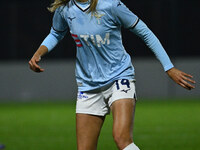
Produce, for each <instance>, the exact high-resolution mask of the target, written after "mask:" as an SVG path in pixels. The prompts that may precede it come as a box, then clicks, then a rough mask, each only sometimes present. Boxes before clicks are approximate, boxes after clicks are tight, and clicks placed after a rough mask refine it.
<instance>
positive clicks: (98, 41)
mask: <svg viewBox="0 0 200 150" xmlns="http://www.w3.org/2000/svg"><path fill="white" fill-rule="evenodd" d="M71 35H72V37H73V38H74V40H75V42H76V46H77V47H82V46H83V45H82V44H81V40H80V39H79V38H81V39H82V40H83V41H84V42H85V43H86V44H87V45H88V46H90V44H89V41H92V44H93V45H95V46H97V47H101V46H102V45H109V44H110V33H106V34H105V36H104V37H102V36H101V35H99V34H97V35H87V34H86V35H84V34H83V35H80V36H78V35H76V34H71Z"/></svg>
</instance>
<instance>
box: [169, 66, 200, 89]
mask: <svg viewBox="0 0 200 150" xmlns="http://www.w3.org/2000/svg"><path fill="white" fill-rule="evenodd" d="M167 74H168V75H169V77H170V78H171V79H172V80H174V82H176V83H177V84H179V85H180V86H182V87H184V88H186V89H188V90H191V89H194V88H195V86H193V85H191V84H190V83H193V84H195V83H196V82H195V81H194V80H192V78H193V76H192V75H190V74H187V73H185V72H182V71H180V70H178V69H176V68H172V69H170V70H168V71H167ZM189 82H190V83H189Z"/></svg>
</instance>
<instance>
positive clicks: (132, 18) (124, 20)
mask: <svg viewBox="0 0 200 150" xmlns="http://www.w3.org/2000/svg"><path fill="white" fill-rule="evenodd" d="M112 14H113V16H114V17H115V19H116V22H117V23H118V24H119V25H121V26H123V27H125V28H131V27H133V26H134V25H135V24H136V23H137V22H138V20H139V19H138V17H137V16H136V15H135V14H134V13H133V12H131V11H130V10H129V9H128V8H127V7H126V6H125V5H124V4H123V3H122V2H121V1H120V0H113V4H112Z"/></svg>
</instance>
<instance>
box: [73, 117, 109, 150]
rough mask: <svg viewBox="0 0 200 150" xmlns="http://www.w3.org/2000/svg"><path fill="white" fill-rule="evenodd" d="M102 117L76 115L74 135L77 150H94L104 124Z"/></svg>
mask: <svg viewBox="0 0 200 150" xmlns="http://www.w3.org/2000/svg"><path fill="white" fill-rule="evenodd" d="M104 118H105V117H103V116H95V115H89V114H79V113H77V114H76V134H77V146H78V150H86V149H87V150H95V149H96V147H97V141H98V137H99V134H100V130H101V127H102V125H103V122H104Z"/></svg>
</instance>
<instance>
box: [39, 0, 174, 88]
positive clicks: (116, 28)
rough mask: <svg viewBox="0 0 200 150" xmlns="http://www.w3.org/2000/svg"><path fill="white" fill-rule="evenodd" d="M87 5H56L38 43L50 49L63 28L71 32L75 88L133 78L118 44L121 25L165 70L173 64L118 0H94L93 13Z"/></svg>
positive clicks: (143, 26)
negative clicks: (47, 30)
mask: <svg viewBox="0 0 200 150" xmlns="http://www.w3.org/2000/svg"><path fill="white" fill-rule="evenodd" d="M89 7H90V2H89V1H88V2H85V3H80V2H77V1H75V0H71V1H70V2H69V3H68V4H67V5H66V6H62V7H59V8H58V9H57V10H56V12H55V14H54V17H53V26H52V29H51V32H50V34H49V35H48V36H47V37H46V39H45V40H44V41H43V43H42V44H41V45H45V46H46V47H47V48H48V50H49V51H50V50H52V49H53V48H54V47H55V46H56V44H57V43H58V42H59V41H60V40H61V39H62V38H63V37H64V36H65V34H66V32H67V31H69V32H70V33H71V36H72V38H73V39H74V41H75V43H76V46H77V55H76V80H77V84H78V90H79V91H89V90H93V89H96V88H100V87H102V86H104V85H106V84H109V83H111V82H114V81H115V80H117V79H134V67H133V66H132V63H131V58H130V56H129V54H128V53H127V52H126V51H125V49H124V47H123V44H122V37H121V27H124V28H129V29H130V31H132V32H134V33H135V34H137V35H139V36H140V37H141V38H142V39H143V40H144V41H145V42H146V44H147V45H148V46H149V47H150V48H151V50H152V51H153V52H154V53H155V54H156V56H157V58H158V59H159V60H160V62H161V64H162V65H163V67H164V69H165V70H168V69H170V68H172V67H173V65H172V63H171V61H170V59H169V58H168V56H167V54H166V52H165V50H164V49H163V47H162V46H161V44H160V43H159V41H158V40H157V38H156V37H155V36H153V37H152V35H153V33H152V32H150V30H149V29H148V28H147V27H146V26H145V24H144V23H143V22H142V21H139V19H138V17H137V16H136V15H135V14H133V13H132V12H131V11H130V10H129V9H128V8H127V7H126V6H125V5H124V4H123V3H122V2H121V1H119V0H98V4H97V7H96V12H95V13H93V14H92V13H87V10H88V9H89ZM136 26H137V27H136ZM144 31H145V32H144ZM146 33H148V34H146ZM143 35H144V36H143ZM148 37H150V38H148ZM151 38H153V39H151ZM155 39H156V41H155ZM152 40H153V42H152ZM155 42H156V43H155Z"/></svg>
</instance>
